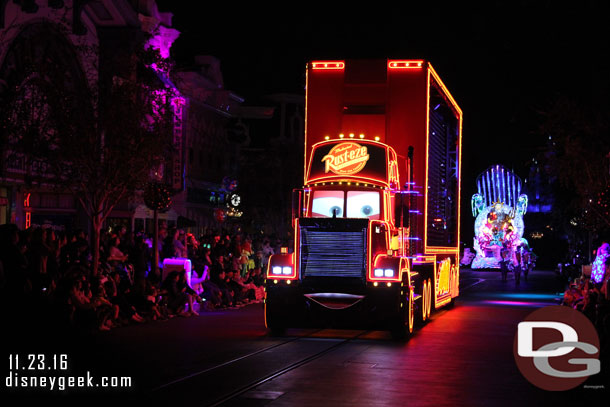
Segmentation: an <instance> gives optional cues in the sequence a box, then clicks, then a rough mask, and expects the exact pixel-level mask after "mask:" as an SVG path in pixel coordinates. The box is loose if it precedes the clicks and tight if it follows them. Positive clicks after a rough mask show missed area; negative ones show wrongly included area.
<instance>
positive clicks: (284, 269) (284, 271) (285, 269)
mask: <svg viewBox="0 0 610 407" xmlns="http://www.w3.org/2000/svg"><path fill="white" fill-rule="evenodd" d="M282 274H284V275H286V276H289V275H291V274H292V267H290V266H284V267H282Z"/></svg>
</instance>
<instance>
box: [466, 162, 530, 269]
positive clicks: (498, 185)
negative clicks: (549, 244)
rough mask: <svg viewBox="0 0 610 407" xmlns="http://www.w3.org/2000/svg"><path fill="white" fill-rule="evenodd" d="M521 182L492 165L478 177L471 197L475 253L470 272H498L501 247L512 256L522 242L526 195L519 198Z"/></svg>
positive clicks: (505, 169) (512, 174) (498, 166)
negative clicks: (477, 270) (495, 269)
mask: <svg viewBox="0 0 610 407" xmlns="http://www.w3.org/2000/svg"><path fill="white" fill-rule="evenodd" d="M521 185H522V184H521V179H520V178H519V177H518V176H517V175H515V174H514V173H513V172H512V171H510V170H508V169H507V168H505V167H503V166H501V165H493V166H491V167H489V168H488V169H487V170H486V171H485V172H483V173H481V174H479V176H478V177H477V189H478V193H476V194H474V195H473V196H472V201H471V204H472V215H473V216H474V217H475V218H476V219H475V222H474V235H475V236H474V250H475V252H476V256H475V258H474V260H473V261H472V264H471V266H470V267H471V268H473V269H482V268H499V267H500V260H501V259H502V258H501V249H502V246H503V245H504V246H506V247H507V248H508V249H509V250H510V251H509V254H510V256H513V253H514V251H515V250H516V248H517V247H518V246H519V245H520V244H521V243H522V242H523V241H524V239H523V238H522V237H523V229H524V225H523V215H525V212H526V211H527V195H525V194H521Z"/></svg>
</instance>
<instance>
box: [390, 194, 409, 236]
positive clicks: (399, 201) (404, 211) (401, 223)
mask: <svg viewBox="0 0 610 407" xmlns="http://www.w3.org/2000/svg"><path fill="white" fill-rule="evenodd" d="M409 197H410V195H409V194H407V193H406V192H403V191H398V192H396V193H395V194H394V226H395V227H397V228H399V227H408V226H409Z"/></svg>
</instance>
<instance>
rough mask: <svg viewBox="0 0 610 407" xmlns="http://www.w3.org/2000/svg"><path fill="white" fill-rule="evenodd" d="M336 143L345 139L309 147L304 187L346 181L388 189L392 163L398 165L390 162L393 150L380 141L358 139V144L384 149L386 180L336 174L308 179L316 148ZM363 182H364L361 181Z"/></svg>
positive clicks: (322, 142) (321, 142)
mask: <svg viewBox="0 0 610 407" xmlns="http://www.w3.org/2000/svg"><path fill="white" fill-rule="evenodd" d="M337 141H341V142H344V141H345V139H333V140H324V141H319V142H317V143H315V144H314V145H312V146H311V153H310V155H309V165H308V167H307V176H306V177H305V185H311V184H312V183H315V182H322V181H324V182H329V181H331V180H332V181H344V180H346V182H370V183H373V184H374V183H378V184H381V186H386V187H389V186H390V183H391V182H392V181H393V179H392V175H391V174H390V170H391V168H392V163H394V164H395V166H396V167H398V165H397V164H396V162H395V161H390V151H389V150H392V152H393V153H394V154H396V152H395V151H394V149H393V148H392V147H390V146H389V145H388V144H385V143H382V142H380V141H374V140H368V139H366V140H364V139H360V140H359V142H360V143H363V144H366V143H371V144H373V143H375V144H379V145H380V146H381V147H383V148H385V149H386V162H387V165H386V172H387V174H388V179H383V180H382V179H377V178H369V177H363V176H357V175H353V176H351V177H346V176H345V175H337V174H333V175H329V176H323V177H318V178H312V179H310V178H309V174H310V173H311V165H312V162H313V154H314V152H315V150H316V148H318V146H320V145H323V144H333V143H336V142H337ZM363 180H365V181H363Z"/></svg>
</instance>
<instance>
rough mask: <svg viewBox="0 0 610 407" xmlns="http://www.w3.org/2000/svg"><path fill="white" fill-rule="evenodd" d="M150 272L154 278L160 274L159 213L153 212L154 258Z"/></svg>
mask: <svg viewBox="0 0 610 407" xmlns="http://www.w3.org/2000/svg"><path fill="white" fill-rule="evenodd" d="M150 271H151V273H152V275H153V276H155V277H157V276H158V274H159V211H158V210H156V209H155V210H154V211H153V258H152V264H151V267H150Z"/></svg>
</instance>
